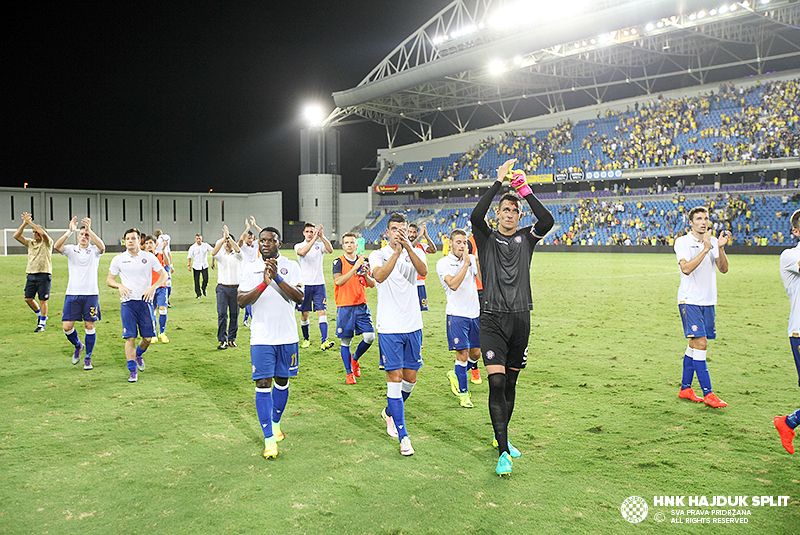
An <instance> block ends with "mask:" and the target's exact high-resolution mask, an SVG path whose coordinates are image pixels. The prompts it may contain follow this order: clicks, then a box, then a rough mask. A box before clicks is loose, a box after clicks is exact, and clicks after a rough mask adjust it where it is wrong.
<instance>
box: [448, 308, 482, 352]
mask: <svg viewBox="0 0 800 535" xmlns="http://www.w3.org/2000/svg"><path fill="white" fill-rule="evenodd" d="M447 345H448V346H449V347H450V351H456V350H459V349H471V348H473V347H477V348H480V347H481V339H480V328H479V327H478V318H464V317H462V316H447Z"/></svg>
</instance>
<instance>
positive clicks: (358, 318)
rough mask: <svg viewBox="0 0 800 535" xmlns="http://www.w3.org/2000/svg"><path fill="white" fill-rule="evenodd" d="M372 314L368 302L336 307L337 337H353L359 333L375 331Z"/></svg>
mask: <svg viewBox="0 0 800 535" xmlns="http://www.w3.org/2000/svg"><path fill="white" fill-rule="evenodd" d="M374 332H375V328H374V327H373V326H372V316H371V315H370V313H369V308H367V305H366V303H364V304H361V305H353V306H349V307H338V308H337V309H336V337H337V338H352V337H353V336H355V335H357V334H363V333H374Z"/></svg>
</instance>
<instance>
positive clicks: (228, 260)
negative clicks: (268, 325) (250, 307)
mask: <svg viewBox="0 0 800 535" xmlns="http://www.w3.org/2000/svg"><path fill="white" fill-rule="evenodd" d="M211 256H212V257H214V260H216V261H217V340H219V346H217V349H228V348H229V347H236V333H237V332H239V302H238V293H239V278H240V276H241V273H242V250H241V249H239V245H238V244H237V243H236V241H235V240H234V239H233V238H231V235H230V233H229V232H228V226H227V225H223V226H222V239H221V240H219V241H218V242H217V243H216V245H214V249H213V250H212V251H211ZM228 314H230V321H228Z"/></svg>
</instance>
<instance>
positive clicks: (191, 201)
mask: <svg viewBox="0 0 800 535" xmlns="http://www.w3.org/2000/svg"><path fill="white" fill-rule="evenodd" d="M282 202H283V195H282V193H281V192H280V191H276V192H268V193H253V194H238V193H229V194H226V193H161V194H153V193H137V192H129V191H97V190H56V189H34V188H27V189H23V188H0V222H2V228H18V227H19V226H20V225H21V224H22V213H23V212H31V213H32V214H33V220H34V222H35V223H37V224H39V225H42V226H43V227H44V228H45V229H48V228H67V226H68V225H69V220H70V217H71V216H77V218H78V220H79V221H80V219H82V218H84V217H87V216H88V217H90V218H91V219H92V228H93V229H94V230H95V232H97V234H98V236H100V237H101V238H102V239H103V241H104V242H106V244H107V245H108V246H112V245H115V244H117V243H118V241H119V240H120V239H121V238H122V235H123V233H124V232H125V230H127V229H129V228H131V227H136V228H138V229H140V230H142V231H143V232H146V233H148V234H151V233H152V232H153V231H154V230H155V229H157V228H158V229H161V230H162V231H163V232H164V233H166V234H169V235H170V237H171V238H172V248H173V249H174V250H185V249H187V248H188V247H189V245H191V244H192V243H193V242H194V235H195V234H197V233H200V234H203V235H204V239H205V240H206V241H208V242H213V241H216V239H217V238H218V237H220V236H221V235H222V225H227V226H228V228H229V230H230V231H231V233H233V234H235V235H237V236H238V235H239V234H241V232H242V231H243V230H244V228H245V225H244V220H245V218H246V217H249V216H250V215H253V216H255V218H256V222H257V223H258V225H259V226H260V227H265V226H274V227H277V228H281V227H282V225H283V206H282ZM6 234H7V236H6V239H7V240H9V246H10V245H11V243H13V244H14V247H17V246H19V244H18V243H17V242H16V241H14V240H13V238H12V237H11V233H6ZM53 239H54V240H55V239H57V236H53ZM1 245H2V244H0V246H1ZM19 249H20V251H16V250H15V249H14V250H12V249H10V250H9V252H10V253H11V252H14V253H16V252H23V253H24V252H25V250H24V248H22V247H19Z"/></svg>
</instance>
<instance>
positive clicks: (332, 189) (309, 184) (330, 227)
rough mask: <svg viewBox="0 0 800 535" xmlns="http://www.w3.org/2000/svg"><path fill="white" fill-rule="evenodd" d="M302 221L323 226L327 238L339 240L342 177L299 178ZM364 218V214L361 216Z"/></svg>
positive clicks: (319, 175) (320, 175) (323, 175)
mask: <svg viewBox="0 0 800 535" xmlns="http://www.w3.org/2000/svg"><path fill="white" fill-rule="evenodd" d="M297 184H298V188H297V189H298V194H299V197H300V199H299V202H300V221H303V222H306V221H311V222H312V223H314V224H316V225H322V227H323V229H324V232H325V237H327V238H328V239H329V240H330V239H334V238H336V239H338V236H339V235H340V233H341V232H340V231H339V200H340V197H341V194H342V177H341V175H328V174H312V175H299V176H298V177H297ZM361 217H362V218H363V214H362V216H361Z"/></svg>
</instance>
